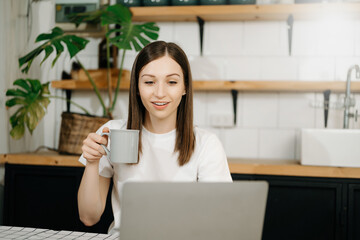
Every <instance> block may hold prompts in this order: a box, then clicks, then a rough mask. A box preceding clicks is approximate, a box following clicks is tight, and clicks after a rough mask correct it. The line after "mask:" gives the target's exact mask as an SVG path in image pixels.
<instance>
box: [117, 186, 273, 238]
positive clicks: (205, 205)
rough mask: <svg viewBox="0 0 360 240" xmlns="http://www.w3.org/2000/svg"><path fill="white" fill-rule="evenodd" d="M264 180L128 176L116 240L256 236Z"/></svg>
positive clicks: (263, 203) (265, 189)
mask: <svg viewBox="0 0 360 240" xmlns="http://www.w3.org/2000/svg"><path fill="white" fill-rule="evenodd" d="M267 192H268V184H267V182H264V181H237V182H233V183H198V182H192V183H185V182H183V183H174V182H172V183H169V182H128V183H125V184H124V188H123V195H122V196H123V198H122V200H121V209H122V210H121V226H120V236H121V240H130V239H136V240H138V239H150V240H161V239H164V240H165V239H166V240H169V239H172V240H193V239H194V240H195V239H196V240H200V239H204V240H205V239H206V240H219V239H220V240H230V239H256V240H260V239H261V235H262V228H263V222H264V215H265V208H266V200H267Z"/></svg>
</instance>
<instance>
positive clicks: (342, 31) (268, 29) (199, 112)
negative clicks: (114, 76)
mask: <svg viewBox="0 0 360 240" xmlns="http://www.w3.org/2000/svg"><path fill="white" fill-rule="evenodd" d="M329 24H330V25H329ZM158 25H159V26H160V37H159V40H165V41H174V42H176V43H177V44H179V45H180V46H181V47H182V48H183V49H184V51H185V52H186V53H187V55H188V57H189V61H190V65H191V67H192V73H193V79H194V81H196V80H234V81H236V80H248V81H255V80H293V81H338V80H341V81H345V80H346V76H347V70H348V68H349V67H350V66H351V65H353V64H360V21H359V20H354V21H347V22H337V21H336V19H335V21H330V20H327V21H318V22H317V21H316V20H314V21H295V22H294V28H293V38H292V39H293V40H292V54H291V56H290V55H289V49H288V47H289V43H288V31H287V25H286V23H285V22H284V21H269V22H261V21H259V22H241V21H239V22H206V23H205V25H204V44H203V56H201V54H200V34H199V26H198V24H197V23H195V22H166V23H162V22H161V23H158ZM90 47H91V48H90ZM135 56H136V53H135V52H134V51H127V55H126V60H125V64H124V67H125V68H126V69H129V70H130V69H131V66H132V63H133V61H134V59H135ZM80 58H81V59H82V60H83V61H84V64H85V65H86V66H89V67H94V68H96V64H97V43H95V42H94V43H93V45H90V46H89V47H88V49H87V50H86V52H85V53H83V54H81V55H80ZM353 79H354V77H353ZM355 97H356V100H357V106H356V109H359V110H360V107H359V106H360V94H356V95H355ZM73 98H74V100H79V101H80V103H84V104H85V105H88V106H90V107H91V108H92V110H96V111H97V112H98V113H99V111H100V107H99V104H98V103H97V99H96V98H95V97H91V98H89V95H88V94H86V93H75V92H74V97H73ZM342 98H343V94H339V93H332V94H331V95H330V101H331V102H333V104H335V103H336V102H337V101H341V100H342ZM81 99H82V100H81ZM322 103H323V94H322V93H278V92H270V93H260V92H242V91H239V93H238V99H237V123H236V125H235V126H232V127H226V128H215V127H212V126H211V125H212V122H211V119H212V117H213V116H215V115H216V116H219V115H220V116H227V117H228V116H233V101H232V97H231V93H230V91H228V92H227V91H224V92H211V91H209V92H195V93H194V123H195V125H198V126H200V127H203V128H206V129H208V130H210V131H213V132H215V133H216V134H217V135H218V136H219V138H220V140H221V141H222V143H223V146H224V149H225V151H226V154H227V156H228V157H229V158H246V159H257V158H263V159H279V160H282V159H288V160H294V161H295V160H299V159H300V139H301V138H300V130H301V128H324V110H323V108H322V107H320V105H321V104H322ZM127 104H128V94H127V93H125V92H121V93H120V97H119V100H118V105H117V109H116V111H115V113H114V115H115V116H116V117H120V118H125V117H126V116H127ZM315 105H318V107H317V108H316V107H315ZM342 121H343V111H342V110H341V109H330V110H329V120H328V127H329V128H341V127H342ZM350 127H352V128H360V123H359V121H358V122H354V119H351V121H350Z"/></svg>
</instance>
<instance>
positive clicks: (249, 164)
mask: <svg viewBox="0 0 360 240" xmlns="http://www.w3.org/2000/svg"><path fill="white" fill-rule="evenodd" d="M78 159H79V156H74V155H60V154H58V153H57V152H50V151H49V152H41V153H17V154H1V155H0V164H4V163H11V164H27V165H45V166H69V167H83V165H82V164H81V163H80V162H79V161H78ZM228 161H229V168H230V171H231V173H239V174H258V175H281V176H302V177H329V178H360V168H348V167H323V166H303V165H300V163H299V162H296V161H278V160H258V159H251V160H250V159H228Z"/></svg>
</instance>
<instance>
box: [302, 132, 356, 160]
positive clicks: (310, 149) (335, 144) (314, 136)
mask: <svg viewBox="0 0 360 240" xmlns="http://www.w3.org/2000/svg"><path fill="white" fill-rule="evenodd" d="M301 164H302V165H315V166H336V167H360V130H357V129H301Z"/></svg>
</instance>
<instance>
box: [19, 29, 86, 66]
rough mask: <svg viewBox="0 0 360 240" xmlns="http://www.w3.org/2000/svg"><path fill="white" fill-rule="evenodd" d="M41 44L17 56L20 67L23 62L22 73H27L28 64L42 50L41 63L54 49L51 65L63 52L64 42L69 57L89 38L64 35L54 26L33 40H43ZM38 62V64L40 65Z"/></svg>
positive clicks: (83, 46) (84, 44) (81, 47)
mask: <svg viewBox="0 0 360 240" xmlns="http://www.w3.org/2000/svg"><path fill="white" fill-rule="evenodd" d="M44 40H47V41H46V42H44V43H43V44H42V45H40V46H39V47H37V48H35V49H34V50H32V51H31V52H30V53H28V54H26V55H25V56H24V57H21V58H19V67H20V68H21V67H22V66H23V65H24V64H25V67H24V68H23V69H22V70H21V71H22V72H23V73H28V71H29V69H30V66H31V64H32V62H33V61H34V59H35V58H36V57H37V56H38V55H39V54H40V53H42V52H43V51H45V57H44V59H43V60H42V61H41V64H42V63H43V62H44V61H45V60H46V59H47V58H48V57H49V56H50V55H51V53H52V52H53V51H54V49H55V50H56V57H55V59H54V60H53V61H52V65H51V66H52V67H53V66H54V64H55V63H56V61H57V59H58V58H59V57H60V55H61V53H62V52H64V46H63V45H62V43H64V44H65V45H66V46H67V49H68V51H69V53H70V57H71V58H72V57H74V56H75V55H76V54H77V53H78V52H79V51H81V50H82V49H84V48H85V46H86V44H87V43H88V42H89V40H86V39H84V38H81V37H78V36H75V35H65V34H64V31H63V30H62V29H61V28H59V27H55V28H53V29H52V30H51V33H43V34H40V35H39V36H38V37H37V38H36V40H35V42H40V41H44ZM41 64H40V65H41Z"/></svg>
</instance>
